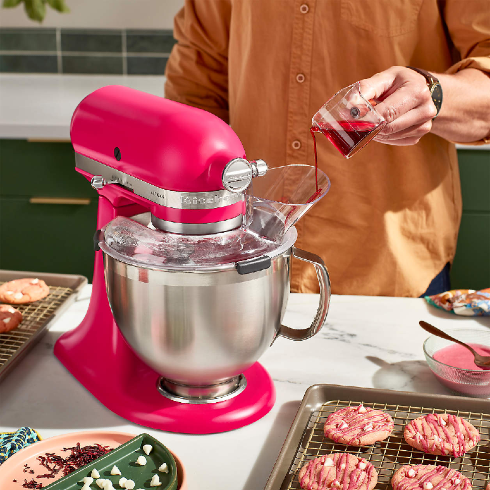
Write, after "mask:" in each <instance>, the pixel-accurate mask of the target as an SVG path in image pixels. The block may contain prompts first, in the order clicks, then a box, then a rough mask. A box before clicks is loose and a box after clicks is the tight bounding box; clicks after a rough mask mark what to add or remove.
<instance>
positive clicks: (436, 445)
mask: <svg viewBox="0 0 490 490" xmlns="http://www.w3.org/2000/svg"><path fill="white" fill-rule="evenodd" d="M404 437H405V441H407V443H408V444H409V445H410V446H412V447H414V448H415V449H418V450H419V451H423V452H424V453H429V454H435V455H442V456H453V457H455V458H459V457H460V456H462V455H463V454H464V453H466V452H467V451H469V450H470V449H472V448H473V447H474V446H476V444H478V442H479V440H480V433H479V432H478V430H477V429H475V427H473V425H471V424H470V423H469V422H467V421H466V420H464V419H462V418H461V417H456V416H455V415H450V414H448V413H443V414H432V413H430V414H428V415H424V416H422V417H419V418H417V419H415V420H412V421H411V422H410V423H409V424H407V425H406V426H405V431H404Z"/></svg>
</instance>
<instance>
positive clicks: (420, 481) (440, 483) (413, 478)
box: [391, 464, 471, 490]
mask: <svg viewBox="0 0 490 490" xmlns="http://www.w3.org/2000/svg"><path fill="white" fill-rule="evenodd" d="M391 485H392V486H393V490H422V489H423V490H432V489H434V490H442V489H444V490H471V483H470V480H468V478H466V477H465V476H463V475H462V474H461V473H459V471H456V470H452V469H451V468H446V467H445V466H432V465H422V464H419V465H414V466H402V467H401V468H400V469H399V470H398V471H397V472H396V473H395V474H394V475H393V478H392V479H391Z"/></svg>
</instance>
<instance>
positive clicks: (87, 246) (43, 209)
mask: <svg viewBox="0 0 490 490" xmlns="http://www.w3.org/2000/svg"><path fill="white" fill-rule="evenodd" d="M96 225H97V193H96V192H95V191H94V190H93V189H92V188H91V186H90V183H89V182H88V181H87V180H86V179H85V178H84V177H82V176H81V175H80V174H79V173H77V172H76V171H75V157H74V152H73V148H72V146H71V144H70V143H68V142H67V143H57V142H53V143H51V142H50V143H47V142H28V141H25V140H0V269H12V270H29V271H34V272H55V273H66V274H80V275H83V276H86V277H87V278H88V279H89V281H91V280H92V275H93V262H94V249H93V241H92V237H93V235H94V232H95V230H96Z"/></svg>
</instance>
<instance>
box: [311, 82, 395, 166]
mask: <svg viewBox="0 0 490 490" xmlns="http://www.w3.org/2000/svg"><path fill="white" fill-rule="evenodd" d="M375 106H376V102H375V101H374V100H367V99H365V98H364V97H363V95H362V94H361V90H360V86H359V82H357V83H355V84H354V85H350V86H349V87H345V88H343V89H342V90H340V91H339V92H337V93H336V94H335V95H334V96H333V97H332V98H331V99H330V100H328V101H327V102H326V103H325V104H324V105H323V106H322V107H321V108H320V110H319V111H318V112H317V113H316V114H315V115H314V116H313V120H312V130H313V131H315V132H319V133H322V134H324V135H325V136H326V137H327V139H328V140H329V141H330V142H331V143H332V144H333V145H334V146H335V148H337V150H338V151H339V152H340V153H342V155H343V156H344V157H345V158H350V157H352V156H353V155H355V154H356V153H357V152H358V151H359V150H360V149H361V148H363V147H364V146H366V145H367V144H368V143H369V142H370V141H371V140H372V139H373V138H374V137H375V136H376V135H377V134H378V133H379V132H380V131H381V130H382V129H383V127H384V126H385V125H386V121H385V119H384V118H383V117H382V116H381V115H380V114H379V113H378V112H377V111H376V109H375V108H374V107H375Z"/></svg>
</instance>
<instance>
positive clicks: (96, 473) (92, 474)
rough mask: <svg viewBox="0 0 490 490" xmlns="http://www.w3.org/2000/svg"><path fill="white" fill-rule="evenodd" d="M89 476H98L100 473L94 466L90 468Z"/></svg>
mask: <svg viewBox="0 0 490 490" xmlns="http://www.w3.org/2000/svg"><path fill="white" fill-rule="evenodd" d="M90 476H91V477H92V478H100V474H99V472H98V471H97V470H96V469H95V468H94V469H93V470H92V473H90Z"/></svg>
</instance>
